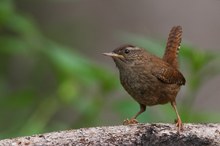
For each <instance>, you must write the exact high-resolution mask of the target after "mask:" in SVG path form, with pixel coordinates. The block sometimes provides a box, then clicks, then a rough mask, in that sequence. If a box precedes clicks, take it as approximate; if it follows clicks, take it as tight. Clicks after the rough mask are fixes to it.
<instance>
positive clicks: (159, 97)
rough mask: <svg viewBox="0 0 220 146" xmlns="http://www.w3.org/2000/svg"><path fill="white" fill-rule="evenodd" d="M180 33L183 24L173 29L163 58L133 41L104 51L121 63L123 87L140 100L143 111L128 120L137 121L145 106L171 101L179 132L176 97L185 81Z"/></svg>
mask: <svg viewBox="0 0 220 146" xmlns="http://www.w3.org/2000/svg"><path fill="white" fill-rule="evenodd" d="M181 36H182V28H181V27H180V26H176V27H173V28H172V29H171V32H170V34H169V38H168V42H167V47H166V51H165V54H164V57H163V59H161V58H159V57H157V56H155V55H152V54H150V53H149V52H147V51H145V50H144V49H142V48H139V47H136V46H133V45H124V46H121V47H119V48H117V49H115V50H114V51H113V52H112V53H105V55H108V56H111V57H112V58H113V60H114V62H115V64H116V66H117V67H118V69H119V73H120V81H121V84H122V86H123V87H124V89H125V90H126V91H127V92H128V93H129V94H130V95H131V96H132V97H133V98H134V99H135V100H136V101H137V102H138V103H139V104H140V111H139V112H138V113H137V114H136V115H135V116H134V117H133V118H132V119H131V120H127V121H126V122H127V123H128V124H129V123H133V122H136V120H135V119H136V118H137V116H138V115H139V114H141V113H142V112H144V111H145V109H146V106H152V105H157V104H165V103H168V102H170V103H171V105H172V106H173V107H174V109H175V111H176V114H177V118H178V119H177V126H178V132H179V131H180V129H182V122H181V119H180V117H179V114H178V112H177V109H176V101H175V99H176V96H177V93H178V92H179V90H180V86H181V85H184V84H185V78H184V77H183V75H182V74H181V73H180V72H179V70H178V59H177V54H178V48H179V46H180V42H181Z"/></svg>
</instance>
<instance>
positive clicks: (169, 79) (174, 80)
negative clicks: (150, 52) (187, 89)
mask: <svg viewBox="0 0 220 146" xmlns="http://www.w3.org/2000/svg"><path fill="white" fill-rule="evenodd" d="M152 74H153V75H154V76H155V77H157V79H159V80H160V81H162V82H164V83H167V84H178V85H185V82H186V80H185V78H184V76H183V75H182V74H181V73H180V72H179V71H178V70H177V69H174V68H173V67H169V66H163V67H156V66H155V67H154V68H153V69H152Z"/></svg>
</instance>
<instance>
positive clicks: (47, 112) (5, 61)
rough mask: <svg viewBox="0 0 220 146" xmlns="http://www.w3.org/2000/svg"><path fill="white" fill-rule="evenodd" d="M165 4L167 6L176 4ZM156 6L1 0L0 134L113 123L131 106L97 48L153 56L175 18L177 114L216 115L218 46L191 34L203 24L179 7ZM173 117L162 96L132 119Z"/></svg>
mask: <svg viewBox="0 0 220 146" xmlns="http://www.w3.org/2000/svg"><path fill="white" fill-rule="evenodd" d="M169 2H170V3H172V4H173V5H178V3H176V4H175V3H173V2H172V1H169ZM143 3H146V4H145V5H143ZM186 3H187V2H186ZM203 3H204V2H203ZM204 5H205V4H204ZM213 5H215V4H213ZM152 6H154V7H155V9H154V10H155V11H158V12H157V13H155V11H153V10H152V9H153V8H152ZM206 6H209V5H206ZM165 7H167V10H170V13H175V12H184V7H183V8H182V10H180V11H179V10H178V9H175V8H174V7H172V5H169V6H166V5H165ZM138 8H139V9H138ZM163 9H165V8H164V7H162V6H161V4H158V5H156V4H155V3H154V2H153V1H151V2H144V1H141V2H134V1H130V0H129V1H126V2H125V1H105V2H103V1H100V0H95V1H93V2H91V1H88V0H86V1H79V0H74V1H70V0H65V1H61V0H54V1H53V0H45V1H43V0H42V1H41V0H39V1H34V0H33V1H28V0H19V1H15V0H14V1H13V0H1V1H0V139H3V138H9V137H16V136H23V135H31V134H38V133H44V132H50V131H57V130H66V129H73V128H81V127H94V126H104V125H119V124H121V123H122V121H123V120H124V119H126V118H128V117H131V116H133V115H134V114H135V113H136V112H137V111H138V110H139V106H138V104H137V103H136V102H135V101H133V99H132V98H131V97H130V96H129V95H128V94H127V93H126V92H125V91H124V90H123V88H122V87H121V86H120V83H119V77H118V71H117V69H116V67H115V65H114V63H113V61H112V60H111V59H110V58H106V57H104V56H102V55H101V53H103V52H110V51H111V50H113V49H114V48H115V47H118V46H119V45H121V44H124V43H131V44H135V45H138V46H141V47H144V48H147V50H148V51H150V52H152V53H154V54H157V55H158V56H161V55H162V54H163V51H164V48H165V41H166V38H167V36H168V33H169V30H170V28H171V27H172V26H173V25H177V24H181V25H182V24H183V32H184V35H183V37H184V39H183V43H182V48H181V51H180V64H181V69H180V70H181V71H182V72H183V74H184V75H185V77H186V80H187V83H186V86H184V87H182V90H181V92H180V93H179V95H178V99H177V103H178V109H179V113H180V115H181V117H182V120H183V122H199V123H201V122H220V116H219V108H213V107H215V106H216V105H219V103H218V102H219V99H218V96H219V95H218V93H219V90H218V89H219V87H218V86H217V84H216V83H215V82H214V83H210V81H213V80H217V81H219V79H218V77H219V73H220V66H219V63H220V51H219V49H218V47H219V46H217V45H216V46H215V45H213V46H211V47H213V48H215V47H216V49H212V48H211V47H209V44H211V42H210V40H214V41H215V40H216V37H214V36H212V33H211V34H208V33H207V35H210V36H209V37H208V38H209V39H207V41H208V42H207V44H206V42H205V40H204V41H203V40H202V39H203V38H205V37H204V36H203V37H201V38H200V39H201V40H200V41H198V40H196V39H193V34H194V33H196V32H200V31H201V29H204V28H205V27H204V28H203V25H201V26H198V25H196V24H195V25H192V26H191V25H187V24H188V21H187V14H184V15H179V16H176V17H177V18H176V19H173V17H174V16H172V17H170V16H171V15H167V16H166V13H164V17H162V16H161V15H162V14H161V13H163V12H160V11H161V10H162V11H163ZM200 9H202V8H199V9H198V10H200ZM144 10H146V11H144ZM167 10H166V12H167ZM208 10H210V9H208ZM212 10H213V11H214V10H215V9H212ZM189 11H190V10H189ZM150 12H151V13H150ZM184 13H185V12H184ZM213 13H214V12H213ZM176 14H179V13H176ZM208 14H212V11H211V10H210V11H209V13H208ZM208 14H207V15H208ZM199 15H200V14H199ZM158 17H160V18H161V19H159V18H158ZM216 17H217V16H216ZM150 18H151V19H150ZM162 18H163V19H162ZM170 19H172V21H170ZM188 19H194V17H193V18H191V17H190V18H188ZM198 19H199V18H198ZM213 19H215V18H213ZM158 20H160V21H158ZM142 21H143V24H142ZM194 21H196V20H194ZM198 21H199V22H200V20H198ZM190 23H191V21H190ZM210 23H211V22H210ZM218 23H220V22H219V18H218ZM144 24H148V25H146V26H144ZM184 26H185V27H184ZM216 26H217V27H219V25H216ZM216 26H211V28H212V27H213V28H214V27H216ZM191 27H192V28H191ZM207 27H208V26H207ZM150 28H152V29H150ZM187 28H189V30H195V31H189V30H188V31H187ZM211 28H210V27H209V29H211ZM207 29H208V28H207ZM219 30H220V29H219ZM215 31H218V30H216V29H215V30H213V35H215V33H214V32H215ZM160 32H161V33H160ZM187 32H189V34H190V35H187ZM205 32H209V30H207V31H205ZM197 35H200V34H198V33H197ZM201 36H202V35H201ZM212 37H213V39H212ZM210 38H211V39H210ZM218 39H219V37H218ZM194 40H195V42H196V43H195V44H194ZM199 42H201V43H202V44H204V46H205V47H203V48H202V47H201V46H200V45H197V44H199ZM215 42H216V44H219V40H218V41H215ZM212 44H214V43H212ZM205 48H209V49H205ZM210 48H211V49H210ZM203 90H204V91H205V93H207V94H205V93H204V92H203ZM208 91H210V92H208ZM208 93H210V94H208ZM203 94H204V95H205V96H206V97H205V98H204V96H203ZM198 95H199V96H198ZM210 101H212V102H210ZM212 104H215V105H212ZM200 105H202V106H200ZM204 107H205V108H204ZM175 118H176V116H175V113H174V111H173V109H172V107H171V106H170V104H167V105H162V106H161V105H159V106H154V107H150V108H147V110H146V112H145V113H144V114H142V115H141V116H140V117H138V120H139V121H140V122H169V123H173V122H174V119H175Z"/></svg>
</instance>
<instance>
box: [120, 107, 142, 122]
mask: <svg viewBox="0 0 220 146" xmlns="http://www.w3.org/2000/svg"><path fill="white" fill-rule="evenodd" d="M145 110H146V106H145V105H143V104H140V110H139V112H137V113H136V114H135V115H134V116H133V117H132V118H131V119H130V120H129V119H126V120H124V122H123V125H130V124H136V123H138V121H137V120H136V118H137V117H138V116H139V115H140V114H141V113H143V112H144V111H145Z"/></svg>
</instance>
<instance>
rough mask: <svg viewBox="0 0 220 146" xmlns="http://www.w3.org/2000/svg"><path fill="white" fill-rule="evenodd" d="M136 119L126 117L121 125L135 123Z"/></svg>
mask: <svg viewBox="0 0 220 146" xmlns="http://www.w3.org/2000/svg"><path fill="white" fill-rule="evenodd" d="M137 123H138V121H137V120H136V119H134V118H131V119H130V120H129V119H126V120H124V121H123V125H130V124H137Z"/></svg>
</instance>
